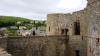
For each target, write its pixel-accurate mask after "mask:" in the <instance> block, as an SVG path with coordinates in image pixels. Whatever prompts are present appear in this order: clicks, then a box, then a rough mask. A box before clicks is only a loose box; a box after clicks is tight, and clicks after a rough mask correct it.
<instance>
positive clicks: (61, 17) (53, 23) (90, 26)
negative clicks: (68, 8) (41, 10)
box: [47, 0, 100, 56]
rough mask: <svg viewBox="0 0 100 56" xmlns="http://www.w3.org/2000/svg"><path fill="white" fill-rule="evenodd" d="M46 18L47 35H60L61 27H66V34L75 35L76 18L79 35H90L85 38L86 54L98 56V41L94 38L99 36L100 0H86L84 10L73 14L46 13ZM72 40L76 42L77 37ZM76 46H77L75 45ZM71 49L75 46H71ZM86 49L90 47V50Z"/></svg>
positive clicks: (99, 44)
mask: <svg viewBox="0 0 100 56" xmlns="http://www.w3.org/2000/svg"><path fill="white" fill-rule="evenodd" d="M47 18H48V20H47V22H48V23H47V34H48V35H61V29H68V30H69V31H68V35H71V36H72V35H74V36H75V34H74V31H75V30H74V28H75V27H74V22H76V21H77V20H78V21H79V22H80V36H88V37H90V38H87V41H88V42H87V45H88V47H87V55H88V56H100V51H98V50H100V47H99V46H100V43H97V42H96V38H100V0H88V5H87V7H86V8H85V9H84V10H81V11H78V12H74V13H73V14H57V13H56V14H48V17H47ZM49 28H50V31H49ZM80 38H81V37H80ZM74 42H77V39H76V41H74ZM70 43H72V42H70ZM80 43H81V42H80ZM97 44H98V46H97ZM73 45H75V44H73ZM73 45H72V46H73ZM77 47H79V46H78V45H77ZM73 49H75V48H74V47H73ZM88 49H91V50H92V52H90V51H89V50H88ZM97 49H98V50H97ZM79 50H80V49H79ZM96 53H97V54H96ZM98 53H99V54H98Z"/></svg>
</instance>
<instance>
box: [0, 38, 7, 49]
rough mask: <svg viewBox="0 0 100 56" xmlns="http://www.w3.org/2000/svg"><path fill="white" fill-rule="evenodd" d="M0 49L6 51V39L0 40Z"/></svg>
mask: <svg viewBox="0 0 100 56" xmlns="http://www.w3.org/2000/svg"><path fill="white" fill-rule="evenodd" d="M0 48H4V49H6V48H7V38H5V37H4V38H3V37H2V38H0Z"/></svg>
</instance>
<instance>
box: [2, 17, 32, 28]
mask: <svg viewBox="0 0 100 56" xmlns="http://www.w3.org/2000/svg"><path fill="white" fill-rule="evenodd" d="M30 21H31V20H29V19H26V18H21V17H13V16H0V27H7V26H13V25H16V24H17V22H21V23H22V24H24V23H29V22H30Z"/></svg>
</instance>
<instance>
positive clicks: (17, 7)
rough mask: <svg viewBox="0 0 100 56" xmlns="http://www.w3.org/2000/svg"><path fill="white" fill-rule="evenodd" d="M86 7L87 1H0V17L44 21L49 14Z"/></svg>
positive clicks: (68, 11) (70, 11)
mask: <svg viewBox="0 0 100 56" xmlns="http://www.w3.org/2000/svg"><path fill="white" fill-rule="evenodd" d="M86 5H87V0H0V15H1V16H18V17H24V18H29V19H36V20H45V19H46V15H47V14H49V13H72V12H75V11H79V10H82V9H84V8H85V7H86Z"/></svg>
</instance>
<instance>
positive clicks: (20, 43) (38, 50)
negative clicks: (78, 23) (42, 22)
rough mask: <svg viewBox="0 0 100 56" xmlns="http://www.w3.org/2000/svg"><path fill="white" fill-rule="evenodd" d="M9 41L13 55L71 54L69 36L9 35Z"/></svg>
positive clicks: (47, 55)
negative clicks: (69, 52) (69, 51)
mask: <svg viewBox="0 0 100 56" xmlns="http://www.w3.org/2000/svg"><path fill="white" fill-rule="evenodd" d="M7 42H8V43H7V50H8V52H9V53H11V54H12V55H13V56H69V54H68V36H32V37H9V38H8V39H7Z"/></svg>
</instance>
